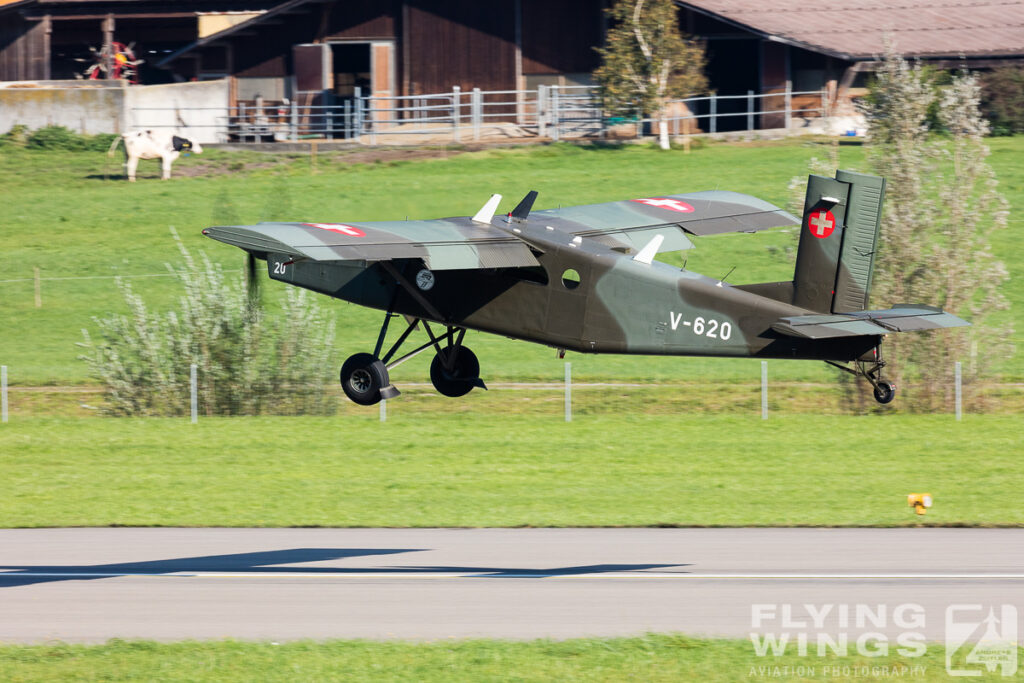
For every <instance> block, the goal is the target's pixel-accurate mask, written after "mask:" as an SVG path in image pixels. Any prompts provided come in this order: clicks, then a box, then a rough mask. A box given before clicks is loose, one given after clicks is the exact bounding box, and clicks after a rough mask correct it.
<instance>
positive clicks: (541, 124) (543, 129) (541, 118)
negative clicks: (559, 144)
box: [537, 85, 548, 137]
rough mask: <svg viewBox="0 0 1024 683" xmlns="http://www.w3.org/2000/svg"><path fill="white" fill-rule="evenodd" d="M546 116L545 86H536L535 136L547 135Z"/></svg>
mask: <svg viewBox="0 0 1024 683" xmlns="http://www.w3.org/2000/svg"><path fill="white" fill-rule="evenodd" d="M547 116H548V89H547V86H544V85H538V86H537V136H538V137H544V136H545V134H547V124H548V122H547Z"/></svg>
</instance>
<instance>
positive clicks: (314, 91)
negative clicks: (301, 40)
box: [292, 43, 331, 134]
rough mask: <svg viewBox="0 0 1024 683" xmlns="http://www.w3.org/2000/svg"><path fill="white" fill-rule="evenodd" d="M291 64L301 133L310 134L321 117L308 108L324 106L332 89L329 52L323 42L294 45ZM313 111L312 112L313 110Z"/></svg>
mask: <svg viewBox="0 0 1024 683" xmlns="http://www.w3.org/2000/svg"><path fill="white" fill-rule="evenodd" d="M292 63H293V64H294V71H295V102H296V104H297V105H298V106H299V127H300V129H301V130H300V133H305V134H308V133H311V132H313V130H312V129H313V128H315V127H316V126H315V123H316V122H317V121H319V119H320V117H318V116H317V115H316V114H314V113H313V111H311V110H309V109H307V107H311V106H322V105H324V104H327V102H326V101H325V100H326V93H327V90H328V89H329V88H330V87H331V82H330V80H331V51H330V46H329V45H327V44H326V43H318V44H315V45H294V46H293V47H292ZM314 111H315V110H314Z"/></svg>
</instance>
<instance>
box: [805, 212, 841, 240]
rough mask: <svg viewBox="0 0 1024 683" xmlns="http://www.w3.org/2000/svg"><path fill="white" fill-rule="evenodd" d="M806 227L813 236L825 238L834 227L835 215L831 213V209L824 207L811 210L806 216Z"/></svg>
mask: <svg viewBox="0 0 1024 683" xmlns="http://www.w3.org/2000/svg"><path fill="white" fill-rule="evenodd" d="M807 229H808V230H810V231H811V234H812V235H814V236H815V237H820V238H821V239H825V238H826V237H828V236H829V235H831V234H832V231H833V230H835V229H836V217H835V216H833V215H832V212H831V211H826V210H825V209H819V210H818V211H812V212H811V214H810V215H809V216H808V217H807Z"/></svg>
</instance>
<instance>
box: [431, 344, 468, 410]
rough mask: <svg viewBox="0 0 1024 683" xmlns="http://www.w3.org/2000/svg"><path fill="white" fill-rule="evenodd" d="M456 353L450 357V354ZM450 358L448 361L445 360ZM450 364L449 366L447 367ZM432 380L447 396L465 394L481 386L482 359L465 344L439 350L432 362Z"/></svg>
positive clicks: (454, 396)
mask: <svg viewBox="0 0 1024 683" xmlns="http://www.w3.org/2000/svg"><path fill="white" fill-rule="evenodd" d="M453 353H454V354H455V357H454V358H451V359H449V358H448V357H449V356H450V354H453ZM447 360H450V362H448V363H446V362H445V361H447ZM445 365H448V366H449V367H447V368H446V367H445ZM430 381H431V382H433V384H434V388H435V389H437V391H438V392H439V393H441V394H444V395H445V396H450V397H452V398H457V397H459V396H465V395H466V394H468V393H469V392H470V391H472V389H473V387H475V386H480V384H481V382H480V361H478V360H477V358H476V354H475V353H473V352H472V351H470V350H469V349H468V348H466V347H465V346H450V347H448V348H446V349H444V350H442V351H439V352H438V353H437V355H435V356H434V360H433V361H431V363H430Z"/></svg>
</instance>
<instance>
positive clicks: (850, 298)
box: [793, 171, 885, 313]
mask: <svg viewBox="0 0 1024 683" xmlns="http://www.w3.org/2000/svg"><path fill="white" fill-rule="evenodd" d="M884 195H885V180H884V179H883V178H879V177H877V176H869V175H864V174H862V173H854V172H852V171H838V172H837V173H836V177H835V178H826V177H824V176H817V175H812V176H810V177H809V178H808V181H807V195H806V198H805V200H804V214H803V220H802V221H801V224H800V243H799V246H798V248H797V257H796V271H795V273H794V275H793V304H794V305H795V306H800V307H801V308H806V309H808V310H812V311H819V312H822V313H840V312H854V311H863V310H866V308H867V304H868V295H869V293H870V290H871V275H872V270H873V268H874V255H875V248H876V246H877V242H878V230H879V225H880V219H881V212H882V201H883V198H884Z"/></svg>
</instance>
